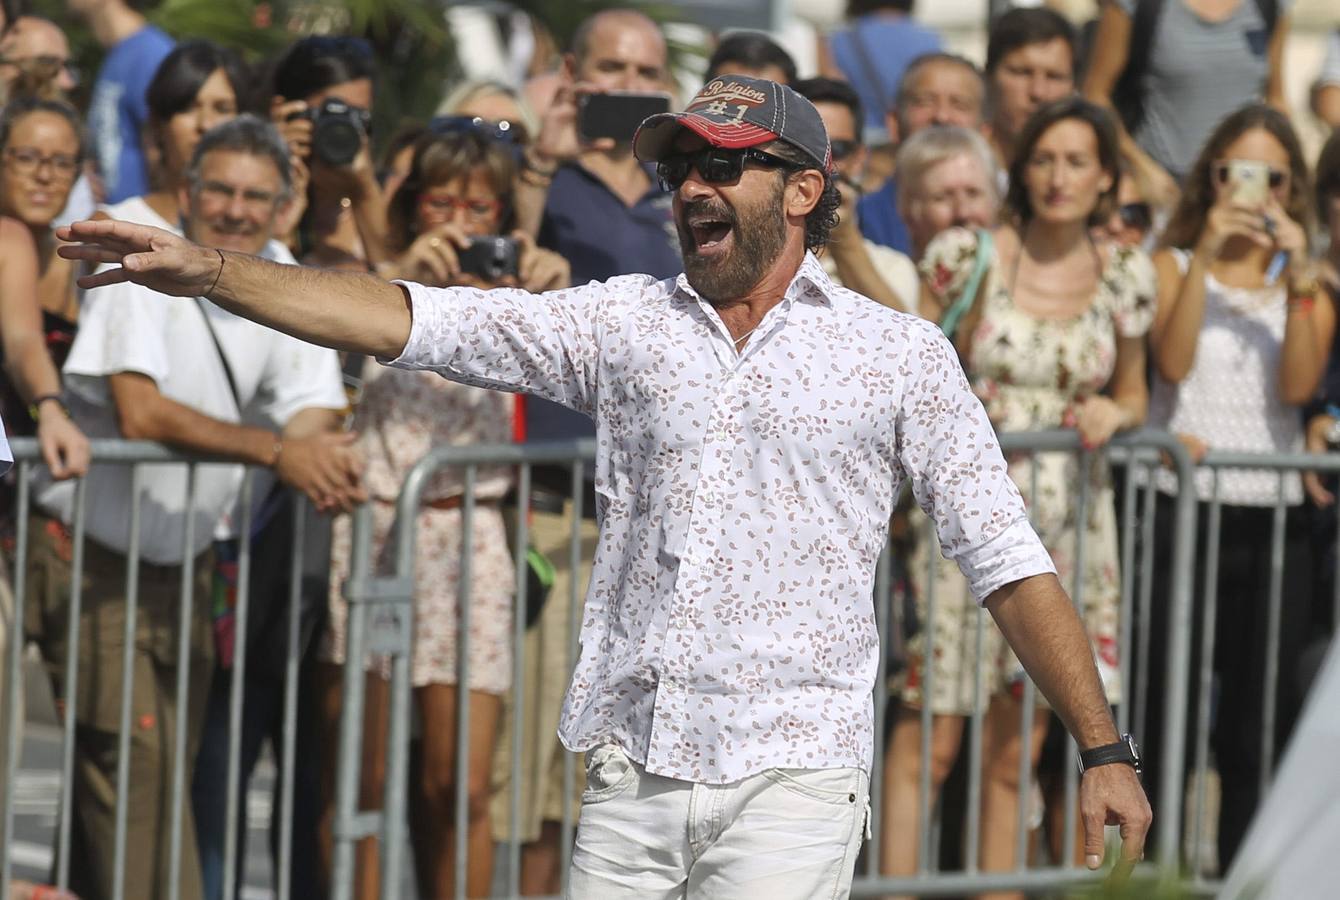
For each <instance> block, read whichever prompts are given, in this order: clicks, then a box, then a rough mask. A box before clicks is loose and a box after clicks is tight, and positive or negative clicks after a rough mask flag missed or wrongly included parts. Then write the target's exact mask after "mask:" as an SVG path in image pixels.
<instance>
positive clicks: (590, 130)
mask: <svg viewBox="0 0 1340 900" xmlns="http://www.w3.org/2000/svg"><path fill="white" fill-rule="evenodd" d="M669 111H670V95H669V94H662V93H652V94H638V93H633V92H631V91H609V92H607V93H603V94H582V95H581V96H580V97H578V98H577V133H578V134H579V135H580V136H581V137H582V139H583V140H586V141H593V140H595V139H596V138H613V139H614V140H616V141H618V142H619V143H621V144H626V143H628V142H630V141H631V140H632V139H633V135H634V134H635V133H636V132H637V127H638V126H639V125H641V124H642V121H643V120H644V119H646V118H647V117H648V116H654V115H656V114H657V113H663V112H669Z"/></svg>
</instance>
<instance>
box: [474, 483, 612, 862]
mask: <svg viewBox="0 0 1340 900" xmlns="http://www.w3.org/2000/svg"><path fill="white" fill-rule="evenodd" d="M571 512H572V503H571V501H569V502H568V504H567V507H566V509H565V510H564V514H563V515H557V514H555V513H543V512H536V513H535V514H534V515H533V516H532V517H531V522H530V528H529V530H530V540H531V543H532V544H533V545H534V546H535V548H536V549H538V550H539V551H540V552H541V553H544V554H545V555H546V556H548V557H549V561H550V562H552V563H553V565H554V570H555V573H554V574H555V577H554V586H553V588H551V589H550V591H549V600H548V602H547V603H546V604H545V606H544V610H543V611H542V612H541V613H540V618H539V621H537V622H536V623H535V624H534V625H533V626H532V627H531V628H530V630H529V631H527V632H526V646H525V662H524V668H523V672H522V680H521V683H520V684H519V685H515V686H514V687H513V690H512V691H509V692H508V693H507V694H506V695H505V696H504V698H503V708H502V716H501V717H502V727H501V728H500V729H499V732H500V733H499V735H498V744H497V749H496V750H495V751H494V755H493V779H492V785H493V799H492V810H491V818H492V821H493V837H494V840H497V841H510V840H511V839H512V835H511V830H512V816H511V802H512V796H511V794H512V742H513V740H514V736H513V734H514V733H513V729H512V715H513V713H512V704H513V702H515V699H516V693H515V692H516V690H520V691H521V692H522V703H523V707H524V708H523V710H522V721H523V725H522V739H521V821H520V822H518V823H517V835H518V837H519V839H520V841H521V842H522V843H526V844H528V843H531V842H533V841H537V840H539V838H540V827H541V823H543V822H546V821H550V822H561V821H562V820H563V806H564V803H563V757H564V755H565V754H564V750H563V747H562V745H561V744H560V743H559V742H558V719H559V714H560V713H561V712H562V708H563V695H564V694H565V693H566V692H567V689H568V682H569V680H571V678H572V670H573V667H574V666H575V665H576V664H577V660H576V659H575V658H573V657H572V655H571V654H570V652H569V649H568V648H569V631H568V622H569V617H570V615H571V613H572V601H571V588H572V567H571V566H570V565H569V561H570V559H571V548H570V542H571V540H572V515H571ZM580 533H581V554H582V561H581V568H580V570H579V571H578V578H577V603H578V609H577V617H576V619H577V621H578V622H579V623H580V621H581V603H582V601H583V599H584V598H585V596H586V586H587V584H588V583H589V582H590V580H591V560H592V559H593V558H594V557H595V552H596V538H597V531H596V523H595V522H594V521H592V520H590V519H583V520H582V521H581V523H580ZM585 780H586V779H585V775H584V774H583V770H582V761H581V758H580V757H579V758H578V759H577V760H576V761H575V768H574V777H573V790H572V795H571V797H569V799H568V806H569V808H570V809H571V810H572V817H573V821H574V822H575V821H576V817H577V810H578V809H579V807H580V805H581V792H582V787H583V785H584V783H585Z"/></svg>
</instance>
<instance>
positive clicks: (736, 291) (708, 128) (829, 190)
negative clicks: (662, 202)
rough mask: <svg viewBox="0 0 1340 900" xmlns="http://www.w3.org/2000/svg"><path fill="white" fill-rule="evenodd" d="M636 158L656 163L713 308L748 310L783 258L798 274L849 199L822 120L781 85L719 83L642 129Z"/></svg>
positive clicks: (683, 244)
mask: <svg viewBox="0 0 1340 900" xmlns="http://www.w3.org/2000/svg"><path fill="white" fill-rule="evenodd" d="M633 152H634V154H636V155H637V157H638V159H640V160H642V161H644V162H654V163H656V171H657V175H658V176H659V177H660V179H661V182H662V184H663V185H664V187H665V188H666V190H668V191H670V192H672V193H673V194H674V197H675V203H674V212H675V226H676V229H677V230H678V232H679V243H680V250H681V254H682V256H683V261H684V274H685V276H686V278H687V279H688V282H689V285H690V286H691V287H692V288H693V289H694V290H695V291H697V292H698V294H699V295H700V296H701V297H702V298H703V299H704V300H707V301H708V302H709V303H712V304H714V305H718V306H720V305H723V304H736V303H739V302H740V301H742V300H743V299H744V298H745V297H746V295H747V294H749V293H750V292H751V291H752V290H753V289H755V288H756V287H759V286H760V285H761V284H763V283H764V282H765V281H766V280H767V279H766V277H765V276H766V275H767V273H768V272H769V271H771V270H773V269H775V268H776V267H777V265H778V263H779V262H781V261H782V259H783V257H784V256H788V255H792V256H793V259H792V260H791V261H790V262H791V264H790V265H789V266H785V268H788V269H789V270H790V272H791V274H794V270H795V266H796V265H798V264H799V262H800V257H801V256H802V255H803V253H804V251H806V250H818V249H819V248H821V247H823V245H824V244H825V243H826V242H827V240H828V232H829V231H830V230H831V229H832V227H833V225H834V224H836V222H837V216H836V213H837V204H838V203H840V200H841V197H840V195H839V194H838V192H837V188H836V187H835V185H834V184H833V179H832V174H831V169H832V151H831V150H830V149H829V146H828V133H827V131H826V130H825V129H824V123H823V119H821V118H820V117H819V113H818V111H817V110H815V108H814V105H813V104H812V103H810V102H809V101H808V100H806V99H805V98H804V97H802V96H800V95H799V94H797V93H796V92H795V91H793V90H791V89H790V88H789V87H786V86H785V85H782V84H778V83H776V82H775V81H767V80H765V79H762V78H750V77H748V76H743V75H728V76H723V77H720V78H714V79H712V80H711V81H709V82H708V83H707V84H706V85H705V86H704V87H703V89H702V90H701V91H699V92H698V94H697V96H695V97H694V98H693V100H692V101H691V102H690V103H689V105H688V108H687V109H686V110H684V111H683V112H678V113H662V114H660V115H655V116H652V117H650V118H648V119H647V120H646V121H645V122H643V123H642V127H640V128H639V129H638V131H637V134H636V135H635V136H634V138H633ZM753 170H771V171H763V172H761V173H760V174H758V175H754V174H752V173H753ZM775 172H780V177H778V176H777V175H776V174H774V173H775ZM796 225H799V226H801V227H800V228H797V229H794V230H795V231H798V232H800V233H801V234H803V241H796V242H794V243H795V246H794V247H793V248H792V249H791V252H790V253H789V254H788V253H784V250H785V249H786V247H785V245H786V244H787V243H788V241H787V237H788V230H789V228H788V226H796ZM797 236H799V235H797ZM782 287H785V285H784V284H783V285H782Z"/></svg>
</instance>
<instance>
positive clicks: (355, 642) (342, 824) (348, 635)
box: [225, 472, 414, 900]
mask: <svg viewBox="0 0 1340 900" xmlns="http://www.w3.org/2000/svg"><path fill="white" fill-rule="evenodd" d="M413 474H414V473H413V472H411V473H410V475H411V477H413ZM407 488H408V485H407ZM370 519H371V510H370V509H369V508H368V505H367V504H364V505H363V506H360V507H359V508H358V509H356V510H354V513H353V521H352V523H351V526H352V532H351V536H350V554H349V580H348V582H346V585H345V589H344V590H345V600H346V602H347V603H348V608H349V612H348V619H347V623H348V624H347V626H346V632H345V658H344V692H343V697H344V702H343V703H342V704H341V705H340V739H339V740H340V748H339V762H338V764H337V766H336V774H335V779H336V786H335V825H334V843H335V847H334V862H333V865H332V866H331V882H330V883H331V890H332V892H333V895H334V897H335V900H349V898H350V897H351V896H352V894H353V887H354V849H355V843H356V841H357V840H358V838H359V837H360V836H361V835H362V833H363V831H364V829H360V828H359V827H358V825H359V821H360V815H359V811H358V780H359V770H360V768H361V767H360V765H359V763H360V761H361V759H360V758H361V754H362V750H363V705H364V700H365V698H366V687H367V682H366V679H365V678H364V674H363V647H364V643H365V640H366V628H367V616H368V605H367V604H366V603H363V602H361V601H362V597H361V596H360V595H359V591H361V590H362V588H363V586H364V584H365V583H366V582H367V580H368V570H369V568H370V559H371V556H370V548H371V543H372V529H371V521H370ZM402 527H403V523H402ZM368 815H370V816H372V817H373V821H376V817H375V814H368ZM225 896H227V895H225Z"/></svg>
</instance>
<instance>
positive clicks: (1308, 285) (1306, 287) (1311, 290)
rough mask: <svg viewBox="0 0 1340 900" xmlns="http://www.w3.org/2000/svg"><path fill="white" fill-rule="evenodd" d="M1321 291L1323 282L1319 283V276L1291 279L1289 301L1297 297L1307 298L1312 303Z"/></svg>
mask: <svg viewBox="0 0 1340 900" xmlns="http://www.w3.org/2000/svg"><path fill="white" fill-rule="evenodd" d="M1320 291H1321V282H1320V281H1318V280H1317V276H1316V275H1314V274H1312V273H1308V274H1306V275H1302V276H1298V277H1291V278H1290V279H1289V299H1291V300H1292V299H1293V298H1295V297H1298V298H1302V297H1307V298H1308V299H1309V301H1310V300H1312V299H1313V298H1315V297H1316V296H1317V294H1318V293H1319V292H1320Z"/></svg>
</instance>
